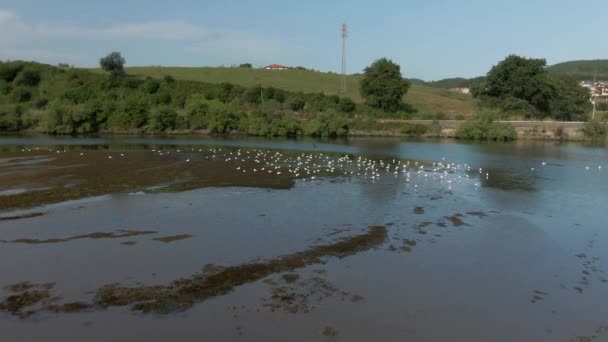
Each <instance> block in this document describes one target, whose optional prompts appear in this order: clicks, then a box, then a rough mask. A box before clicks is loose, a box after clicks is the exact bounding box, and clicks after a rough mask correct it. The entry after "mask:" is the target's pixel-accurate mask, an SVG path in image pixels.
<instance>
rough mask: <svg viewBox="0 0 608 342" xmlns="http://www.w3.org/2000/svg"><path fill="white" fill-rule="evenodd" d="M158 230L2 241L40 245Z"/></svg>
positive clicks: (131, 234) (121, 236)
mask: <svg viewBox="0 0 608 342" xmlns="http://www.w3.org/2000/svg"><path fill="white" fill-rule="evenodd" d="M157 233H158V232H157V231H155V230H127V229H119V230H117V231H116V232H109V233H108V232H95V233H90V234H84V235H76V236H70V237H67V238H63V239H57V238H56V239H46V240H39V239H27V238H20V239H16V240H11V241H6V240H0V242H2V243H25V244H30V245H40V244H47V243H61V242H68V241H72V240H80V239H120V238H125V237H131V236H138V235H150V234H157Z"/></svg>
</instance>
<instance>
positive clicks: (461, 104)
mask: <svg viewBox="0 0 608 342" xmlns="http://www.w3.org/2000/svg"><path fill="white" fill-rule="evenodd" d="M126 71H127V73H128V74H130V75H139V76H149V77H154V78H162V77H164V76H165V75H171V76H173V77H174V78H175V79H177V80H190V81H202V82H209V83H222V82H228V83H233V84H238V85H241V86H253V85H262V86H264V87H269V86H272V87H275V88H279V89H283V90H287V91H294V92H304V93H319V92H322V93H324V94H326V95H337V94H339V92H340V78H341V76H340V75H338V74H336V73H323V72H316V71H311V70H264V69H250V68H212V67H161V66H152V67H129V68H126ZM360 80H361V76H358V75H349V76H347V82H346V83H347V94H346V95H347V96H348V97H350V98H351V99H353V101H355V102H357V103H361V102H363V99H362V98H361V96H360V95H359V82H360ZM404 101H405V102H406V103H408V104H409V105H411V106H413V107H414V108H415V109H416V110H417V111H418V113H419V114H421V115H437V114H440V115H443V116H445V117H449V118H453V117H455V116H464V117H468V116H471V115H472V114H474V113H476V112H477V111H478V105H477V101H476V100H475V99H473V98H472V97H471V96H469V95H466V94H460V93H454V92H450V91H447V90H445V89H437V88H433V87H429V86H423V85H417V84H413V85H412V87H411V88H410V90H409V91H408V93H407V94H406V96H405V97H404Z"/></svg>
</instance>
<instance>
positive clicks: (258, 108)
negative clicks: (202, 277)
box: [0, 62, 381, 136]
mask: <svg viewBox="0 0 608 342" xmlns="http://www.w3.org/2000/svg"><path fill="white" fill-rule="evenodd" d="M108 70H109V71H110V73H109V74H98V73H92V72H89V71H85V70H79V69H73V68H69V67H68V68H58V67H53V66H50V65H43V64H38V63H30V62H0V131H5V132H6V131H20V130H30V131H38V132H45V133H51V134H84V133H95V132H133V133H135V132H151V133H154V132H189V131H196V130H206V131H208V132H211V133H218V134H223V133H229V132H233V131H238V132H244V133H247V134H252V135H277V136H278V135H281V136H285V135H301V134H307V135H315V136H338V135H344V134H346V133H347V132H348V130H349V125H350V123H351V122H352V120H353V118H354V117H355V116H358V117H375V116H379V115H381V114H380V113H379V111H378V110H376V109H371V108H369V107H366V106H362V105H357V104H355V103H354V102H353V101H352V100H350V99H348V98H340V97H338V96H326V95H324V94H323V93H314V94H305V93H295V92H288V91H284V90H281V89H276V88H274V87H262V86H260V85H254V86H250V87H242V86H238V85H233V84H230V83H220V84H211V83H203V82H193V81H183V80H175V79H174V78H173V77H171V76H165V77H164V78H163V79H162V80H160V79H154V78H150V77H147V78H141V77H134V76H130V75H126V74H122V75H121V74H118V73H117V72H116V70H118V69H108ZM112 70H114V71H112Z"/></svg>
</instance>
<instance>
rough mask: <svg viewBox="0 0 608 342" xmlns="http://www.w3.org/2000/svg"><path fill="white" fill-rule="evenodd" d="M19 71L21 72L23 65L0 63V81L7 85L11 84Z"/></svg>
mask: <svg viewBox="0 0 608 342" xmlns="http://www.w3.org/2000/svg"><path fill="white" fill-rule="evenodd" d="M21 70H23V63H20V62H0V80H4V81H5V82H8V83H10V82H13V80H14V79H15V78H16V77H17V74H19V72H20V71H21Z"/></svg>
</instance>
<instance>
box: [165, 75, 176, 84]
mask: <svg viewBox="0 0 608 342" xmlns="http://www.w3.org/2000/svg"><path fill="white" fill-rule="evenodd" d="M163 81H165V83H169V84H170V83H173V82H175V78H173V76H171V75H165V77H163Z"/></svg>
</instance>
